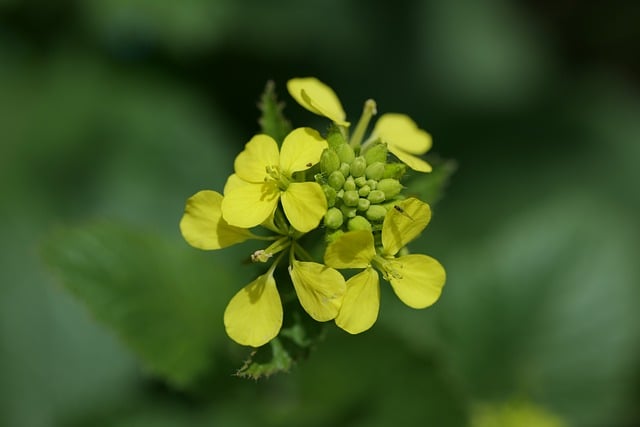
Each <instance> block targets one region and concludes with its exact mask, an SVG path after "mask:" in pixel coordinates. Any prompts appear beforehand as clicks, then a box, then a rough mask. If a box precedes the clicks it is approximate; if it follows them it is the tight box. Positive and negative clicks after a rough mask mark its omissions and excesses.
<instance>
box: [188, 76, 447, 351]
mask: <svg viewBox="0 0 640 427" xmlns="http://www.w3.org/2000/svg"><path fill="white" fill-rule="evenodd" d="M287 89H288V91H289V93H290V95H291V96H292V97H293V98H294V99H295V100H296V101H297V102H298V103H299V104H300V105H301V106H302V107H304V108H306V109H307V110H309V111H311V112H312V113H315V114H318V115H320V116H323V117H326V118H328V119H329V120H330V121H331V122H332V125H331V126H330V128H329V131H328V132H327V134H326V135H325V136H324V137H323V136H322V135H321V134H320V133H319V132H318V131H316V130H314V129H312V128H309V127H300V128H297V129H294V130H292V131H291V132H289V133H288V134H287V135H286V137H284V139H283V141H282V143H281V144H280V145H279V144H278V142H277V141H276V140H275V139H274V138H273V137H272V136H270V135H267V134H259V135H256V136H254V137H253V138H251V140H250V141H249V142H248V143H247V144H246V145H245V148H244V150H243V151H242V152H241V153H240V154H238V156H237V157H236V159H235V162H234V173H233V174H232V175H231V176H230V177H229V178H228V179H227V182H226V185H225V187H224V191H223V193H224V195H223V194H220V193H218V192H215V191H210V190H204V191H200V192H198V193H196V194H195V195H193V196H192V197H191V198H189V200H188V201H187V204H186V208H185V212H184V215H183V217H182V220H181V222H180V230H181V232H182V235H183V237H184V238H185V240H186V241H187V242H188V243H189V244H190V245H192V246H194V247H196V248H199V249H204V250H215V249H222V248H225V247H228V246H231V245H234V244H238V243H242V242H244V241H246V240H250V239H254V240H259V241H264V242H268V246H267V247H266V248H264V249H260V250H258V251H255V252H254V253H253V254H252V255H251V259H252V260H253V261H254V262H260V263H270V266H269V267H268V268H267V271H266V272H265V273H263V274H262V275H260V276H259V277H257V278H256V279H255V280H254V281H253V282H251V283H249V284H248V285H247V286H245V287H244V288H242V289H241V290H240V291H239V292H238V293H237V294H236V295H235V296H234V297H233V298H232V299H231V301H230V302H229V304H228V305H227V308H226V310H225V313H224V324H225V329H226V331H227V334H228V335H229V336H230V337H231V338H232V339H233V340H234V341H236V342H237V343H239V344H242V345H247V346H252V347H260V346H262V345H264V344H266V343H268V342H269V341H271V340H272V339H274V338H275V337H276V336H277V335H278V333H279V332H280V329H281V327H282V323H283V304H282V300H281V296H280V292H281V290H280V291H279V286H278V285H277V284H276V280H275V275H274V273H275V271H276V269H277V268H278V266H280V264H281V262H282V260H283V259H284V260H285V261H286V263H287V266H288V268H287V270H288V276H289V278H290V280H291V283H292V284H293V289H294V290H295V295H296V297H297V299H298V301H299V303H300V306H302V308H303V309H304V310H305V311H306V313H308V315H309V316H310V317H311V318H313V319H314V320H316V321H318V322H326V321H330V320H335V323H336V324H337V325H338V326H339V327H340V328H342V329H344V330H345V331H347V332H349V333H352V334H357V333H360V332H363V331H366V330H367V329H369V328H371V326H372V325H373V324H374V323H375V321H376V319H377V316H378V309H379V305H380V285H379V274H382V277H383V279H384V280H386V281H387V282H389V283H390V284H391V287H392V289H393V291H394V292H395V294H396V295H397V296H398V298H400V300H401V301H402V302H404V303H405V304H406V305H408V306H409V307H413V308H425V307H428V306H430V305H432V304H433V303H434V302H435V301H436V300H437V299H438V298H439V296H440V293H441V291H442V287H443V286H444V282H445V271H444V268H443V267H442V266H441V265H440V264H439V263H438V261H436V260H435V259H433V258H431V257H429V256H426V255H422V254H408V253H407V252H408V251H407V250H406V248H405V246H406V245H407V244H408V243H409V242H410V241H412V240H413V239H415V238H416V237H417V236H418V235H419V234H420V233H421V232H422V231H423V230H424V228H425V227H426V226H427V224H428V223H429V221H430V218H431V210H430V207H429V205H428V204H426V203H424V202H422V201H420V200H418V199H416V198H413V197H409V198H407V197H406V196H405V195H404V194H403V190H404V186H403V185H402V184H401V180H402V178H403V176H404V174H405V172H406V171H407V168H408V169H411V170H414V171H418V172H430V171H431V166H430V165H429V164H428V163H427V162H426V161H424V160H423V159H422V158H420V157H419V156H420V155H422V154H424V153H426V152H427V151H428V150H429V149H430V148H431V137H430V136H429V134H428V133H427V132H425V131H424V130H421V129H419V128H418V126H417V125H416V124H415V123H414V122H413V121H412V120H411V119H410V118H409V117H407V116H405V115H402V114H384V115H382V116H381V117H380V118H379V119H378V120H377V122H376V124H375V126H374V128H373V131H372V132H371V133H370V135H369V136H368V138H366V139H365V134H366V131H367V128H368V125H369V122H370V120H371V118H372V117H373V116H374V115H375V114H376V105H375V102H373V101H372V100H368V101H366V102H365V106H364V110H363V114H362V116H361V118H360V120H359V121H358V123H357V125H356V126H355V129H354V130H353V132H350V130H351V126H350V123H349V122H348V121H347V120H346V114H345V112H344V110H343V108H342V105H341V103H340V100H339V98H338V97H337V95H336V94H335V93H334V91H333V90H332V89H331V88H330V87H328V86H327V85H325V84H324V83H322V82H320V81H319V80H317V79H315V78H296V79H292V80H290V81H289V82H288V83H287ZM256 227H261V228H262V229H264V230H267V232H259V231H258V230H255V229H254V228H256ZM317 229H321V230H324V232H325V236H326V237H325V239H324V244H326V247H325V250H324V260H323V261H324V262H323V263H318V262H315V261H314V260H313V259H312V256H311V255H310V254H309V251H308V250H307V249H305V248H304V247H303V244H302V240H301V238H302V237H303V236H305V235H307V234H308V233H310V232H311V231H314V230H317ZM339 269H360V270H361V271H359V272H357V273H355V274H352V275H351V276H350V277H348V280H345V277H344V276H343V274H342V273H341V272H339V271H338V270H339ZM280 288H281V287H280Z"/></svg>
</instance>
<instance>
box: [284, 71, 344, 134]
mask: <svg viewBox="0 0 640 427" xmlns="http://www.w3.org/2000/svg"><path fill="white" fill-rule="evenodd" d="M287 90H288V91H289V94H290V95H291V96H292V97H293V99H295V100H296V102H297V103H298V104H300V105H301V106H302V107H304V108H306V109H307V110H309V111H311V112H312V113H314V114H317V115H319V116H324V117H326V118H328V119H330V120H331V121H333V122H335V123H336V124H338V125H340V126H349V122H346V121H345V118H346V116H347V115H346V114H345V112H344V109H343V108H342V104H341V103H340V99H339V98H338V96H337V95H336V93H335V92H334V91H333V89H331V88H330V87H329V86H327V85H326V84H324V83H322V82H321V81H320V80H318V79H316V78H315V77H305V78H295V79H291V80H289V81H288V82H287Z"/></svg>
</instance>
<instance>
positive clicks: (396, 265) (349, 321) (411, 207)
mask: <svg viewBox="0 0 640 427" xmlns="http://www.w3.org/2000/svg"><path fill="white" fill-rule="evenodd" d="M430 218H431V210H430V208H429V205H427V204H426V203H423V202H421V201H420V200H418V199H415V198H409V199H406V200H403V201H401V202H398V203H397V204H396V205H395V206H394V207H393V208H391V209H389V211H388V212H387V215H386V216H385V219H384V222H383V225H382V249H381V250H380V252H379V253H378V252H376V248H375V244H374V239H373V235H372V234H371V232H370V231H366V230H358V231H351V232H347V233H345V234H343V235H341V236H340V237H338V238H337V239H336V240H335V241H333V242H332V243H331V244H329V246H328V247H327V250H326V252H325V256H324V261H325V264H326V265H328V266H331V267H334V268H364V269H365V270H364V271H363V272H361V273H359V274H356V275H355V276H353V277H351V278H350V279H349V280H348V281H347V284H346V285H347V289H346V292H345V296H344V300H343V302H342V307H341V308H340V312H339V314H338V316H337V318H336V324H337V325H338V326H339V327H341V328H342V329H344V330H346V331H347V332H350V333H352V334H357V333H360V332H363V331H366V330H367V329H369V328H370V327H371V326H372V325H373V324H374V323H375V321H376V318H377V315H378V308H379V305H380V291H379V289H378V288H379V280H378V274H377V273H376V271H375V270H374V268H375V269H377V270H378V271H380V272H381V273H382V275H383V277H384V278H385V280H387V281H388V282H389V283H390V284H391V286H392V288H393V290H394V292H395V294H396V295H397V296H398V298H400V300H401V301H402V302H404V303H405V304H406V305H408V306H409V307H412V308H426V307H428V306H430V305H432V304H433V303H435V302H436V301H437V300H438V298H439V297H440V294H441V292H442V287H443V286H444V282H445V278H446V274H445V271H444V268H443V267H442V265H440V263H439V262H438V261H436V260H435V259H433V258H431V257H429V256H427V255H422V254H410V255H402V256H399V257H396V254H397V253H398V252H399V251H400V249H402V248H403V247H404V246H405V245H406V244H407V243H409V242H410V241H411V240H413V239H415V238H416V237H417V236H418V235H419V234H420V233H421V232H422V230H424V228H425V227H426V226H427V224H428V223H429V220H430Z"/></svg>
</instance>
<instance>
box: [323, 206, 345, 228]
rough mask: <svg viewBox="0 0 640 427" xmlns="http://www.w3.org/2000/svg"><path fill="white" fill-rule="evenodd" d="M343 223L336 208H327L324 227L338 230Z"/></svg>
mask: <svg viewBox="0 0 640 427" xmlns="http://www.w3.org/2000/svg"><path fill="white" fill-rule="evenodd" d="M343 222H344V217H343V216H342V212H341V211H340V209H338V208H329V210H327V213H326V214H324V225H326V226H327V228H332V229H334V230H335V229H336V228H340V227H342V223H343Z"/></svg>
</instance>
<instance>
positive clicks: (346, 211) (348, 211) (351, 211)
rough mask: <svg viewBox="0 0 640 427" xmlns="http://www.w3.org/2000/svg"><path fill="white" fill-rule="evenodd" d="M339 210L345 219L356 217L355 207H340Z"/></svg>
mask: <svg viewBox="0 0 640 427" xmlns="http://www.w3.org/2000/svg"><path fill="white" fill-rule="evenodd" d="M340 210H341V211H342V214H343V215H344V216H345V217H346V218H353V217H354V216H356V208H355V206H347V205H342V206H340Z"/></svg>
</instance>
